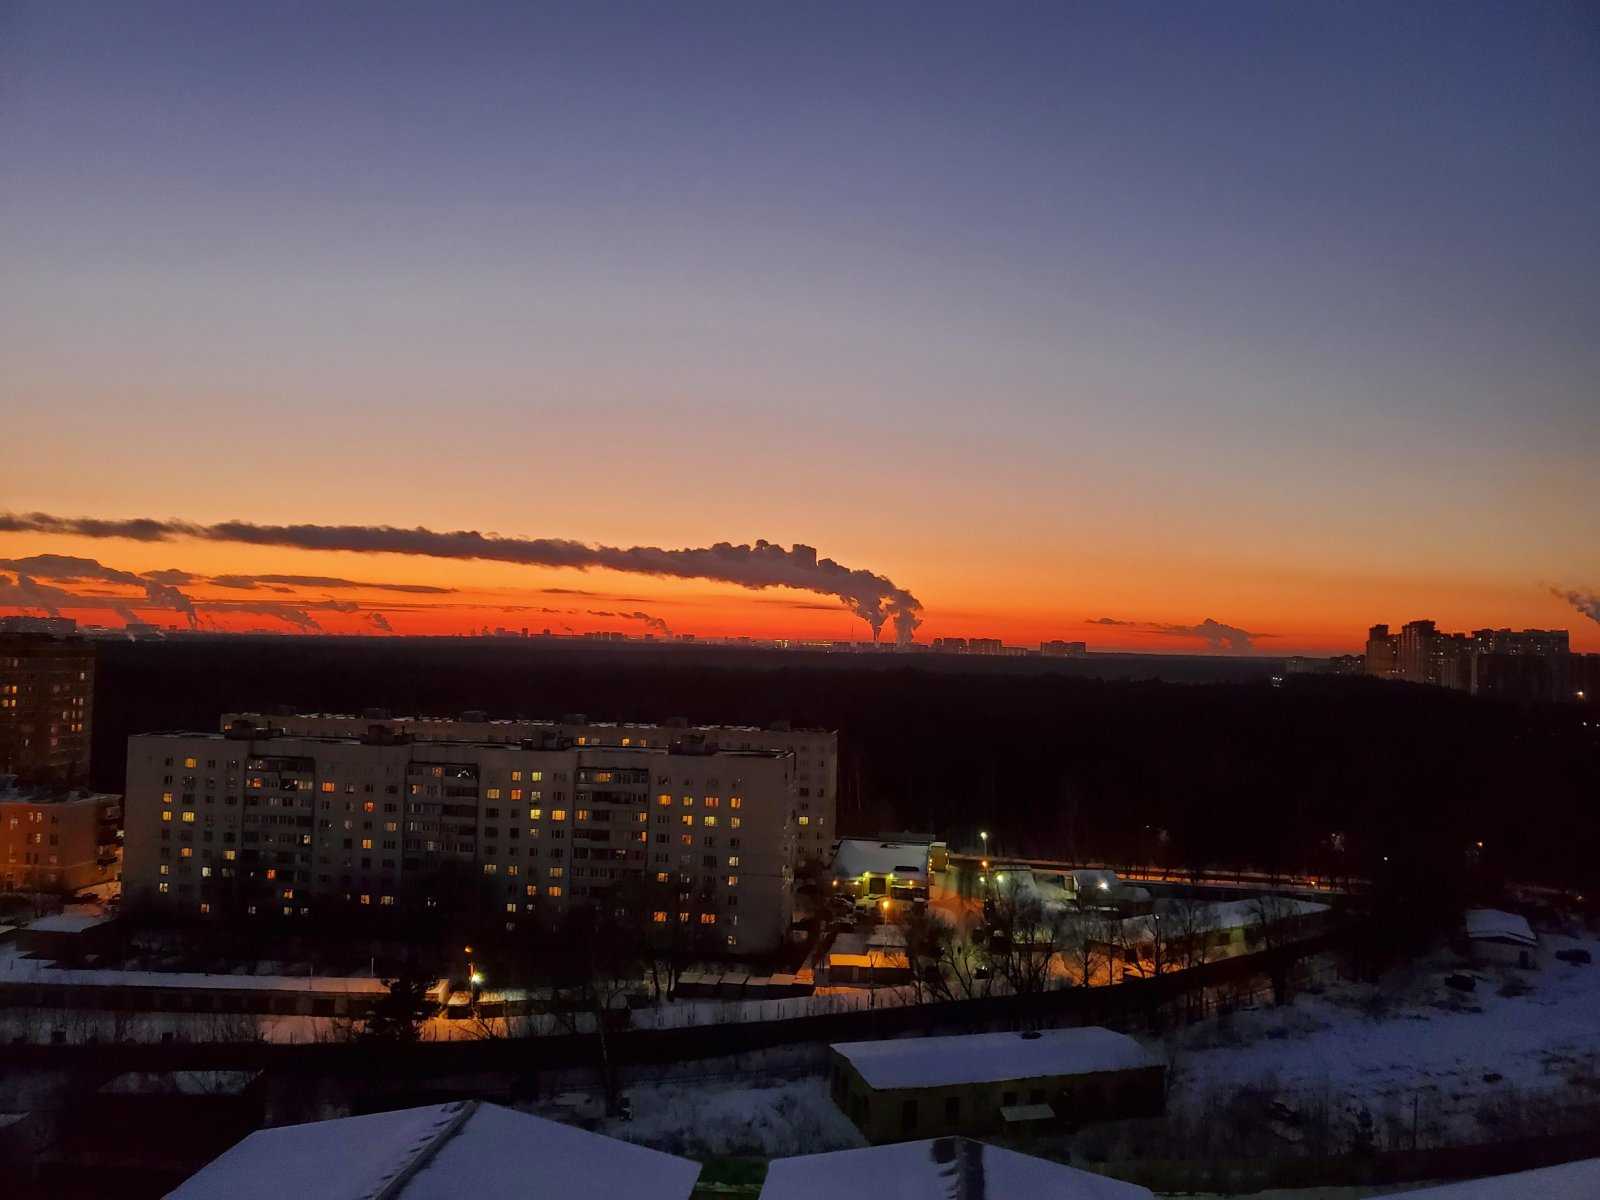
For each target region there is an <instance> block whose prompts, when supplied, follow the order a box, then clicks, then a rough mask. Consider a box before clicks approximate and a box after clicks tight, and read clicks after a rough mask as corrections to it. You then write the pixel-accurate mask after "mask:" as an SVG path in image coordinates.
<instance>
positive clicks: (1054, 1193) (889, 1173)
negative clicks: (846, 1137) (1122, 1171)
mask: <svg viewBox="0 0 1600 1200" xmlns="http://www.w3.org/2000/svg"><path fill="white" fill-rule="evenodd" d="M963 1178H965V1179H966V1180H967V1181H969V1182H967V1184H966V1186H965V1187H963V1186H961V1185H960V1184H958V1183H957V1181H958V1180H960V1179H963ZM978 1180H981V1188H980V1187H977V1186H974V1183H973V1182H972V1181H978ZM821 1196H826V1197H828V1198H829V1200H857V1198H859V1200H929V1198H930V1197H942V1196H971V1197H980V1196H982V1197H992V1198H993V1200H1000V1198H1001V1197H1012V1196H1026V1197H1039V1198H1040V1200H1043V1198H1044V1197H1055V1198H1057V1200H1153V1196H1154V1193H1152V1192H1150V1191H1149V1190H1147V1189H1145V1188H1142V1187H1139V1186H1138V1185H1136V1184H1132V1183H1123V1182H1122V1181H1121V1180H1118V1179H1107V1178H1106V1177H1105V1176H1103V1175H1094V1174H1091V1173H1090V1172H1088V1171H1080V1170H1078V1169H1076V1168H1074V1167H1068V1166H1064V1165H1063V1164H1061V1163H1056V1162H1050V1161H1049V1160H1048V1159H1043V1158H1035V1157H1033V1156H1032V1155H1030V1154H1018V1153H1017V1152H1016V1151H1014V1150H1002V1149H1000V1148H999V1147H998V1146H988V1145H985V1144H984V1143H983V1142H975V1141H972V1140H970V1139H968V1138H960V1137H947V1138H932V1139H929V1140H926V1141H920V1142H900V1143H898V1144H896V1145H891V1146H872V1147H869V1148H868V1149H865V1150H840V1151H837V1152H835V1153H832V1154H804V1155H801V1156H799V1157H798V1158H780V1159H778V1160H777V1161H776V1162H774V1163H772V1164H771V1165H770V1166H769V1167H768V1168H767V1180H766V1183H765V1184H764V1185H763V1186H762V1188H761V1200H817V1198H818V1197H821Z"/></svg>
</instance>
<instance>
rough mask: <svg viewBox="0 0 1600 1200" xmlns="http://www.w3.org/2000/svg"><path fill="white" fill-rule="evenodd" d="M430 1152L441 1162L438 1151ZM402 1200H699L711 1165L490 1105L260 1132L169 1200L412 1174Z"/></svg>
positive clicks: (228, 1199) (316, 1199) (326, 1193)
mask: <svg viewBox="0 0 1600 1200" xmlns="http://www.w3.org/2000/svg"><path fill="white" fill-rule="evenodd" d="M430 1152H431V1153H430ZM408 1170H409V1171H414V1172H415V1173H414V1174H412V1175H411V1176H410V1178H409V1179H406V1180H405V1181H404V1183H403V1184H402V1186H400V1187H399V1188H398V1190H397V1191H396V1193H395V1195H396V1196H397V1197H398V1200H455V1198H456V1197H460V1196H473V1195H518V1194H524V1193H525V1192H526V1189H527V1188H528V1187H529V1186H530V1185H529V1181H530V1180H538V1181H539V1185H540V1193H541V1194H543V1193H544V1191H545V1190H546V1189H548V1191H549V1194H551V1195H555V1196H560V1197H562V1200H611V1198H612V1197H614V1196H619V1195H633V1196H648V1197H651V1200H657V1198H659V1200H688V1197H689V1195H690V1193H691V1192H692V1191H693V1189H694V1185H695V1181H696V1180H697V1179H698V1178H699V1176H700V1164H699V1163H696V1162H691V1161H690V1160H688V1159H683V1158H677V1157H675V1156H673V1155H670V1154H663V1153H661V1152H660V1151H658V1150H649V1149H646V1148H645V1147H643V1146H635V1145H633V1144H632V1143H631V1142H623V1141H619V1140H617V1139H615V1138H610V1137H606V1136H605V1135H603V1134H598V1133H589V1132H587V1131H585V1130H582V1129H577V1128H575V1127H573V1126H569V1125H562V1124H560V1123H559V1122H556V1121H548V1120H545V1119H544V1118H543V1117H535V1116H530V1115H529V1114H527V1113H521V1112H517V1111H515V1110H514V1109H509V1108H502V1107H501V1106H499V1105H496V1104H485V1103H481V1102H465V1103H462V1102H456V1103H451V1104H434V1105H426V1106H423V1107H420V1108H406V1109H398V1110H395V1111H393V1112H384V1113H371V1114H367V1115H364V1116H357V1117H342V1118H339V1119H337V1120H332V1121H313V1122H310V1123H307V1124H303V1125H285V1126H279V1127H277V1128H273V1129H261V1130H257V1131H256V1132H255V1133H253V1134H251V1135H250V1136H249V1137H247V1138H245V1139H244V1141H242V1142H240V1143H238V1144H237V1145H236V1146H234V1147H233V1149H231V1150H229V1151H228V1152H227V1153H225V1154H223V1155H222V1156H220V1157H219V1158H217V1159H214V1160H213V1161H212V1162H211V1163H209V1164H208V1165H207V1166H205V1167H203V1168H202V1169H201V1170H200V1171H199V1173H198V1174H196V1175H193V1176H191V1177H190V1178H189V1179H188V1180H187V1181H185V1182H184V1183H183V1184H181V1185H180V1186H179V1187H178V1188H177V1189H176V1190H174V1191H172V1192H170V1193H169V1194H168V1196H167V1200H282V1197H283V1196H285V1195H294V1196H296V1197H297V1200H350V1198H351V1197H355V1196H367V1195H372V1194H374V1193H376V1192H377V1191H378V1190H379V1189H380V1188H382V1187H384V1186H386V1185H388V1184H389V1183H391V1181H393V1180H394V1179H396V1178H397V1177H398V1176H400V1175H401V1174H402V1173H404V1172H406V1171H408Z"/></svg>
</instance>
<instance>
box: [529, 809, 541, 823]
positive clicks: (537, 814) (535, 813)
mask: <svg viewBox="0 0 1600 1200" xmlns="http://www.w3.org/2000/svg"><path fill="white" fill-rule="evenodd" d="M543 816H544V809H542V808H530V809H529V810H528V820H530V821H537V820H540V819H541V818H542V817H543Z"/></svg>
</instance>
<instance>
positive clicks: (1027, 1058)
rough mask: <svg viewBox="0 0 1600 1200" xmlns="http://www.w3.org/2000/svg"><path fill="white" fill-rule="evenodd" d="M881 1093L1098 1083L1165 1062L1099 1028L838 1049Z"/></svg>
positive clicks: (1128, 1039)
mask: <svg viewBox="0 0 1600 1200" xmlns="http://www.w3.org/2000/svg"><path fill="white" fill-rule="evenodd" d="M833 1049H834V1050H836V1051H837V1052H838V1053H839V1054H841V1055H843V1056H844V1057H845V1058H846V1059H847V1060H848V1061H849V1063H850V1065H851V1066H853V1067H854V1068H855V1069H856V1070H857V1071H859V1072H860V1073H861V1078H862V1079H863V1080H865V1081H866V1083H867V1086H869V1087H874V1088H908V1087H944V1086H947V1085H950V1084H961V1083H1001V1082H1004V1081H1006V1080H1009V1079H1036V1078H1039V1077H1041V1076H1047V1075H1090V1074H1093V1073H1095V1072H1097V1071H1128V1070H1136V1069H1138V1068H1141V1067H1157V1066H1160V1065H1161V1059H1159V1058H1157V1057H1156V1056H1155V1055H1154V1054H1152V1053H1151V1052H1150V1051H1148V1050H1146V1049H1145V1048H1144V1047H1143V1046H1141V1045H1140V1044H1139V1043H1138V1042H1136V1041H1134V1040H1133V1039H1132V1038H1131V1037H1128V1036H1127V1035H1126V1034H1122V1033H1115V1032H1113V1031H1112V1030H1109V1029H1101V1028H1099V1027H1098V1026H1089V1027H1086V1028H1083V1029H1044V1030H1040V1031H1038V1033H1037V1036H1035V1035H1034V1034H1032V1033H1029V1034H1021V1033H964V1034H957V1035H955V1036H952V1037H919V1038H896V1039H893V1040H890V1041H881V1042H839V1043H836V1044H835V1045H834V1046H833Z"/></svg>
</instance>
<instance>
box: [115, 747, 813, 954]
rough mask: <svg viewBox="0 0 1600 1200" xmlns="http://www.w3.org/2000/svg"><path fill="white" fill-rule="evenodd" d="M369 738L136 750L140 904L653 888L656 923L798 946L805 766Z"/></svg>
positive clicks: (766, 753)
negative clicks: (440, 887) (434, 885)
mask: <svg viewBox="0 0 1600 1200" xmlns="http://www.w3.org/2000/svg"><path fill="white" fill-rule="evenodd" d="M272 720H273V722H274V723H277V722H278V721H279V719H278V718H273V719H272ZM366 724H367V725H374V726H378V727H377V728H370V729H366V730H365V731H364V732H363V733H361V734H359V735H357V734H354V733H342V732H326V733H322V734H308V733H282V732H279V731H278V730H277V729H275V728H258V727H255V726H253V725H252V724H250V723H249V719H243V720H238V721H237V722H236V723H231V728H230V731H229V732H228V733H226V734H221V733H214V734H206V733H158V734H143V735H137V736H134V737H132V738H130V739H129V741H128V791H127V795H126V797H125V800H124V809H125V813H126V818H125V820H126V835H125V851H124V855H125V860H124V865H123V887H124V891H125V893H126V894H127V895H128V896H129V898H130V900H134V901H135V902H147V903H149V904H151V905H153V906H156V907H158V908H165V909H167V910H169V911H172V912H174V913H182V914H187V915H200V916H204V915H208V914H211V915H220V914H222V913H225V912H226V913H239V914H240V915H250V914H261V913H281V914H283V915H285V916H308V917H309V916H312V915H313V914H315V913H317V912H322V911H328V910H330V909H332V908H335V907H337V906H340V905H348V906H379V907H382V906H397V905H402V904H407V903H416V902H418V897H426V896H428V894H429V884H430V882H432V881H436V880H438V879H439V878H440V877H441V876H442V875H443V874H444V873H446V872H453V873H455V874H457V875H458V876H459V875H462V874H465V875H467V876H469V877H470V878H472V879H473V880H475V881H477V880H479V879H480V877H481V883H482V886H483V887H484V888H485V889H487V890H489V891H490V892H491V893H492V895H493V903H494V905H495V906H496V907H495V911H497V912H498V911H499V909H498V906H499V905H500V904H503V905H504V909H505V916H506V920H507V921H508V922H513V921H516V920H518V919H520V918H524V917H528V916H531V915H532V914H534V913H535V912H537V913H540V914H543V915H545V916H549V915H550V914H551V913H552V912H553V911H555V912H559V911H560V910H562V909H564V908H565V907H566V906H567V905H568V904H570V903H586V902H593V901H596V900H602V899H604V898H605V897H607V896H609V895H612V894H613V893H614V892H617V891H619V890H622V891H626V890H627V889H628V885H630V884H641V885H652V886H648V887H644V888H641V889H640V891H641V893H643V894H648V895H652V896H656V897H660V899H658V901H657V902H658V903H660V904H661V905H662V908H661V910H660V911H656V912H653V914H652V916H653V918H654V919H655V920H656V921H659V922H667V921H674V920H676V921H679V922H680V923H692V924H694V925H695V926H696V934H697V936H699V937H702V938H703V939H704V940H705V941H706V942H707V943H714V944H717V945H720V946H722V947H724V948H725V949H726V950H727V951H728V952H730V953H736V954H764V953H768V952H770V951H771V950H773V949H775V948H776V947H777V946H778V945H779V944H780V943H781V941H782V939H783V938H784V937H785V936H786V935H787V932H788V929H789V924H790V920H791V916H792V911H793V908H792V906H793V881H794V875H793V861H794V848H793V837H794V829H795V817H794V813H795V808H796V775H797V772H796V756H795V754H794V752H793V751H790V750H775V749H755V750H733V749H717V750H714V751H713V750H710V749H707V748H706V747H704V746H702V745H700V744H698V743H694V744H682V743H680V744H678V745H676V746H669V745H667V744H659V745H637V744H629V745H627V746H622V745H615V746H598V745H597V746H590V745H581V746H580V745H577V744H576V739H568V738H566V737H563V736H559V735H555V734H549V733H547V732H542V733H541V735H540V736H538V737H527V738H525V739H522V740H520V741H518V740H512V739H509V738H507V739H496V740H492V741H481V740H474V739H472V738H469V737H463V736H461V735H463V734H465V733H467V732H468V730H466V729H465V728H457V729H455V730H453V731H452V732H453V733H454V734H455V735H456V737H455V738H445V737H442V736H441V737H435V738H431V739H423V738H417V737H413V736H410V735H409V734H408V733H406V732H402V731H397V730H394V729H391V728H388V727H385V725H384V723H382V722H366ZM436 732H442V731H436ZM664 742H665V739H663V743H664ZM421 902H423V903H431V902H432V901H431V900H423V901H421ZM702 927H703V928H702Z"/></svg>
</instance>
